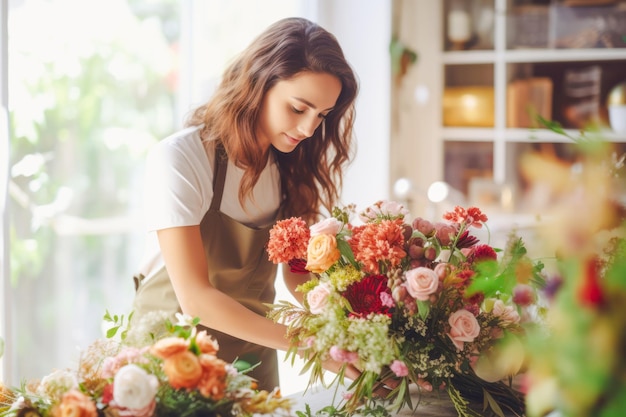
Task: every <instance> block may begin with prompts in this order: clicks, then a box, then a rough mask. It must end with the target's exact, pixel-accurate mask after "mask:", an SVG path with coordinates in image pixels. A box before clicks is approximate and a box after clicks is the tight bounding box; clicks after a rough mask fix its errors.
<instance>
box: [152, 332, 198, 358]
mask: <svg viewBox="0 0 626 417" xmlns="http://www.w3.org/2000/svg"><path fill="white" fill-rule="evenodd" d="M186 350H189V342H188V341H187V340H185V339H183V338H181V337H166V338H165V339H161V340H159V341H158V342H156V343H155V344H154V345H152V347H151V348H150V353H152V354H153V355H154V356H156V357H157V358H160V359H167V358H168V357H170V356H172V355H174V354H176V353H180V352H184V351H186Z"/></svg>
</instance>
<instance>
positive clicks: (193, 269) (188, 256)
mask: <svg viewBox="0 0 626 417" xmlns="http://www.w3.org/2000/svg"><path fill="white" fill-rule="evenodd" d="M157 236H158V238H159V244H160V246H161V252H162V254H163V259H164V261H165V265H166V267H167V271H168V274H169V276H170V279H171V281H172V286H173V287H174V291H175V292H176V297H177V298H178V302H179V304H180V306H181V309H182V311H183V313H185V314H188V315H190V316H191V317H199V318H200V323H201V324H202V325H204V326H206V327H209V328H211V329H215V330H217V331H220V332H223V333H227V334H229V335H231V336H235V337H237V338H240V339H244V340H247V341H249V342H252V343H256V344H258V345H262V346H266V347H269V348H273V349H279V350H287V349H288V348H289V341H288V340H287V338H286V337H285V335H286V327H285V326H284V325H282V324H277V323H274V322H273V321H272V320H270V319H269V318H266V317H263V316H260V315H258V314H256V313H254V312H253V311H250V310H248V309H247V308H245V307H244V306H243V305H241V304H240V303H238V302H237V301H236V300H234V299H233V298H232V297H230V296H228V295H226V294H224V293H223V292H221V291H219V290H217V289H216V288H215V287H213V286H212V285H211V283H210V282H209V280H208V279H207V271H208V265H207V261H206V257H205V254H204V247H203V244H202V237H201V234H200V226H185V227H172V228H169V229H163V230H159V231H158V232H157Z"/></svg>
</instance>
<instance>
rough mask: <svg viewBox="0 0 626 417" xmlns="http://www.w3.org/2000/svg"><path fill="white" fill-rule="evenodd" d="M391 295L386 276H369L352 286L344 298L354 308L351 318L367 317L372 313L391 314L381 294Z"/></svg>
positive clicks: (346, 291) (345, 292)
mask: <svg viewBox="0 0 626 417" xmlns="http://www.w3.org/2000/svg"><path fill="white" fill-rule="evenodd" d="M383 293H387V294H389V295H391V290H390V289H389V287H387V277H386V276H385V275H369V276H366V277H365V278H363V279H362V280H361V281H359V282H355V283H353V284H351V285H350V286H349V287H348V288H346V290H345V291H344V293H343V296H344V297H345V299H346V300H348V302H349V303H350V306H351V307H352V313H350V315H351V316H357V317H366V316H367V315H368V314H370V313H375V314H389V307H387V306H385V305H384V304H383V301H382V299H381V294H383Z"/></svg>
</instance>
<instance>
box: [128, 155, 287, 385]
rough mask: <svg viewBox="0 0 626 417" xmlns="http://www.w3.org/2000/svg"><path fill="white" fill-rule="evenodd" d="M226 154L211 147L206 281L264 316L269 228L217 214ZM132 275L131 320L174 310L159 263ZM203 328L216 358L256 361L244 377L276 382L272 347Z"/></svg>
mask: <svg viewBox="0 0 626 417" xmlns="http://www.w3.org/2000/svg"><path fill="white" fill-rule="evenodd" d="M227 166H228V157H227V155H226V153H225V152H224V150H223V147H221V146H217V149H216V151H215V169H214V179H213V200H212V201H211V206H210V207H209V211H207V213H206V214H205V216H204V218H203V219H202V222H201V223H200V230H201V233H202V241H203V242H204V251H205V254H206V258H207V262H208V265H209V272H208V276H209V280H210V282H211V284H212V285H213V286H214V287H215V288H217V289H218V290H220V291H222V292H224V293H226V294H228V295H229V296H231V297H233V298H234V299H235V300H237V301H238V302H240V303H241V304H243V305H244V306H245V307H247V308H248V309H250V310H252V311H254V312H256V313H257V314H259V315H262V316H265V314H266V312H267V307H266V306H265V305H264V303H273V302H274V297H275V295H276V294H275V289H274V279H275V276H276V265H274V264H273V263H272V262H270V261H269V260H268V256H267V252H266V251H265V245H266V244H267V241H268V239H269V230H270V228H271V225H270V226H267V227H265V228H262V229H254V228H250V227H248V226H246V225H243V224H241V223H239V222H237V221H236V220H234V219H232V218H231V217H229V216H227V215H225V214H224V213H222V212H220V204H221V201H222V194H223V191H224V180H225V178H226V168H227ZM142 279H143V277H142V276H138V277H135V287H136V289H137V292H136V294H135V299H134V302H133V311H134V313H133V318H134V319H137V318H139V317H141V316H142V315H143V314H145V313H147V312H149V311H168V312H172V316H173V315H174V313H175V312H180V306H179V304H178V301H177V300H176V295H175V294H174V288H173V287H172V284H171V282H170V279H169V276H168V274H167V271H166V269H165V267H163V268H162V269H161V270H159V271H158V272H157V273H156V274H155V275H154V276H153V277H151V278H150V279H149V280H147V281H146V282H141V281H142ZM198 327H199V328H200V329H206V330H207V332H208V333H209V334H211V335H213V336H214V337H215V338H216V339H217V340H218V342H219V346H220V350H219V354H218V355H219V357H220V358H221V359H223V360H225V361H227V362H233V361H234V360H235V359H237V358H238V359H240V360H245V361H246V362H248V363H250V364H251V365H255V364H257V363H260V365H259V366H257V367H256V368H255V369H254V370H253V371H252V372H250V373H249V375H251V376H253V377H254V378H256V379H257V380H258V384H259V388H261V389H266V390H272V389H274V388H275V387H277V386H278V385H279V381H278V359H277V357H276V351H275V350H273V349H268V348H265V347H262V346H259V345H255V344H252V343H249V342H246V341H244V340H241V339H237V338H235V337H232V336H229V335H227V334H224V333H221V332H218V331H215V330H212V329H209V328H206V327H204V326H198Z"/></svg>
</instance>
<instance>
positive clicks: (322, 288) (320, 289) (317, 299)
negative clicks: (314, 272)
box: [306, 283, 330, 314]
mask: <svg viewBox="0 0 626 417" xmlns="http://www.w3.org/2000/svg"><path fill="white" fill-rule="evenodd" d="M329 296H330V288H329V287H328V285H327V284H324V283H322V284H319V285H317V286H316V287H315V288H313V289H312V290H311V291H309V292H308V293H307V294H306V301H307V302H308V303H309V310H311V313H313V314H321V313H322V312H323V311H324V309H325V308H326V305H327V304H328V297H329Z"/></svg>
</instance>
